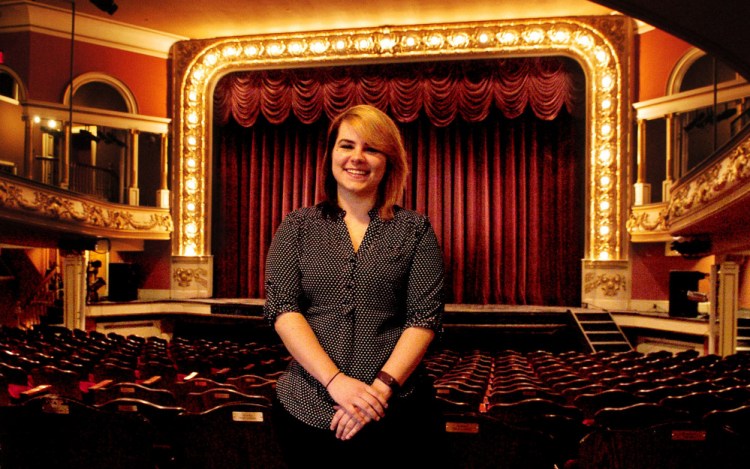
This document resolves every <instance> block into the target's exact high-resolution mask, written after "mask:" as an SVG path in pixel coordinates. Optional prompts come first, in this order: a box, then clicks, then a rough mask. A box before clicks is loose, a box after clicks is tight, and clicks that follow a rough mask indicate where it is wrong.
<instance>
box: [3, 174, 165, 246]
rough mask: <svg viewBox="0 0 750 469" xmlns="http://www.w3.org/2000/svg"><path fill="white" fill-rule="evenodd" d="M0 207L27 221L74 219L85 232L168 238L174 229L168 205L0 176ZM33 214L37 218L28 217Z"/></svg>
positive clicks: (77, 225)
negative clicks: (103, 197) (113, 199)
mask: <svg viewBox="0 0 750 469" xmlns="http://www.w3.org/2000/svg"><path fill="white" fill-rule="evenodd" d="M0 209H2V210H7V212H6V213H7V214H9V215H11V216H13V217H15V218H19V219H22V220H23V221H26V222H28V223H35V224H39V223H45V224H46V225H47V226H50V227H52V226H53V225H55V224H57V225H58V226H59V225H62V224H65V223H74V224H75V225H76V231H78V232H80V231H83V232H84V233H86V232H87V233H88V234H93V235H100V236H112V237H121V238H139V239H152V240H155V239H169V237H170V233H171V232H172V230H173V225H172V217H171V215H170V214H169V210H168V209H160V208H156V207H139V206H131V205H121V204H114V203H110V202H105V201H99V200H92V199H89V198H87V197H86V196H83V195H77V194H74V193H71V192H67V191H63V190H61V189H57V188H55V187H52V186H50V187H41V186H38V185H35V184H30V183H26V182H24V181H22V180H19V181H9V180H7V179H3V178H2V177H0ZM29 215H33V217H34V219H29Z"/></svg>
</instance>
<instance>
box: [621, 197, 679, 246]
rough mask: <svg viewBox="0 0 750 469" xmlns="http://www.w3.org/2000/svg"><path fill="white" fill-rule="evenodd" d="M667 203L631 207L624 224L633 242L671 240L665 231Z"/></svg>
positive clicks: (666, 230) (667, 231)
mask: <svg viewBox="0 0 750 469" xmlns="http://www.w3.org/2000/svg"><path fill="white" fill-rule="evenodd" d="M667 211H668V207H667V203H666V202H664V203H658V204H648V205H637V206H633V207H632V208H631V211H630V218H628V221H627V223H626V225H625V226H626V228H627V230H628V233H630V237H631V241H633V242H659V241H668V240H669V239H671V235H670V234H669V230H668V229H667Z"/></svg>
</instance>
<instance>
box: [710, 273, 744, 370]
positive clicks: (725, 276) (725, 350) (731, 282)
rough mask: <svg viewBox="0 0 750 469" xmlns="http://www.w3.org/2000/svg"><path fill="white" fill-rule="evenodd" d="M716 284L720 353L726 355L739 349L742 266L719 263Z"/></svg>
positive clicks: (718, 351)
mask: <svg viewBox="0 0 750 469" xmlns="http://www.w3.org/2000/svg"><path fill="white" fill-rule="evenodd" d="M717 277H718V279H717V285H716V307H717V314H718V317H719V344H718V345H719V347H718V350H717V353H718V355H720V356H722V357H726V356H728V355H732V354H734V353H735V352H736V351H737V309H738V300H739V298H738V295H739V282H740V268H739V265H738V264H737V263H736V262H731V261H724V262H722V263H721V264H719V269H718V275H717Z"/></svg>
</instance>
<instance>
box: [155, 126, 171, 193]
mask: <svg viewBox="0 0 750 469" xmlns="http://www.w3.org/2000/svg"><path fill="white" fill-rule="evenodd" d="M160 137H161V153H160V158H161V160H160V165H159V167H160V168H161V174H160V179H159V181H160V182H159V189H158V190H157V191H156V201H157V203H158V206H159V207H161V208H169V183H168V181H169V138H168V136H167V134H161V135H160Z"/></svg>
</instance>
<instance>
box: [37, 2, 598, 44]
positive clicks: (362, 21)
mask: <svg viewBox="0 0 750 469" xmlns="http://www.w3.org/2000/svg"><path fill="white" fill-rule="evenodd" d="M42 3H46V4H49V5H55V6H61V4H65V3H68V2H67V1H65V0H43V1H42ZM115 3H116V4H117V5H118V9H117V11H116V12H115V13H114V14H113V15H111V16H109V15H108V14H107V13H105V12H103V11H101V10H99V9H98V8H97V7H96V6H94V5H93V4H92V3H91V2H89V1H86V0H77V1H76V12H79V13H85V14H90V15H95V16H99V17H109V18H110V19H112V20H115V21H119V22H123V23H127V24H132V25H137V26H141V27H144V28H149V29H153V30H157V31H162V32H167V33H171V34H175V35H178V36H183V37H186V38H190V39H205V38H213V37H223V36H239V35H251V34H266V33H281V32H290V31H315V30H325V29H343V28H359V27H372V26H384V25H403V24H425V23H442V22H462V21H478V20H488V19H490V20H502V19H508V18H535V17H549V16H582V15H606V14H609V13H611V11H612V10H610V9H609V8H607V7H603V6H601V5H597V4H596V3H593V2H590V1H588V0H465V1H450V0H408V1H405V0H371V1H369V2H356V1H352V0H326V1H320V0H221V1H210V0H200V1H199V0H159V1H147V0H115Z"/></svg>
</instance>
